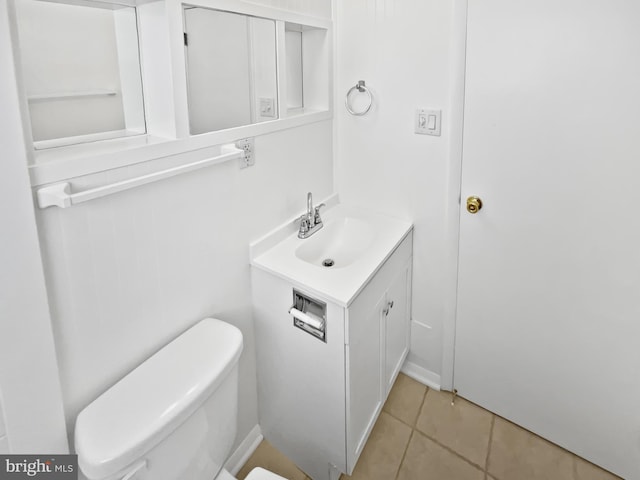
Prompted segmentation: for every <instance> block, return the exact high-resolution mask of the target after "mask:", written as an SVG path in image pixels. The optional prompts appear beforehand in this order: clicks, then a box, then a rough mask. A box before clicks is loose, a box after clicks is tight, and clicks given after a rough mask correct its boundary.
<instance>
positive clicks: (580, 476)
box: [575, 457, 620, 480]
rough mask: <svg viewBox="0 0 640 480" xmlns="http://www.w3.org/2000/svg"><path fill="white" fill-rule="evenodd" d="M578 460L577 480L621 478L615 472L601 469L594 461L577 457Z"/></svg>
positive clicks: (611, 479) (617, 479) (615, 479)
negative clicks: (590, 461)
mask: <svg viewBox="0 0 640 480" xmlns="http://www.w3.org/2000/svg"><path fill="white" fill-rule="evenodd" d="M575 461H576V480H619V479H620V477H618V476H617V475H614V474H613V473H610V472H607V471H606V470H603V469H601V468H600V467H598V466H597V465H594V464H593V463H589V462H587V461H586V460H584V459H582V458H580V457H575Z"/></svg>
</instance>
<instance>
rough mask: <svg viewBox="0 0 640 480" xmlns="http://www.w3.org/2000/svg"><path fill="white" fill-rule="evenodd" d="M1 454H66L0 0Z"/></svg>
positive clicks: (6, 26)
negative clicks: (0, 149) (0, 169)
mask: <svg viewBox="0 0 640 480" xmlns="http://www.w3.org/2000/svg"><path fill="white" fill-rule="evenodd" d="M0 71H1V72H2V75H0V112H2V115H0V145H2V173H1V174H0V225H2V234H1V235H0V265H1V268H0V390H1V392H0V395H1V399H0V404H1V405H0V452H7V451H9V452H11V453H66V452H67V451H68V446H67V438H66V431H65V428H64V422H63V412H62V398H61V393H60V386H59V383H58V367H57V365H56V361H55V352H54V345H53V338H52V333H51V324H50V320H49V311H48V305H47V296H46V291H45V284H44V275H43V272H42V263H41V259H40V252H39V249H38V237H37V233H36V223H35V218H34V211H33V203H32V199H31V192H30V189H29V176H28V173H27V154H26V151H25V148H24V141H23V135H22V127H21V119H20V111H19V106H18V93H17V92H18V90H17V84H16V82H15V72H14V65H13V58H12V54H11V43H10V38H9V22H8V15H7V3H6V0H0Z"/></svg>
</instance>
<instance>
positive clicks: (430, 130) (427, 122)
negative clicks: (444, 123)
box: [415, 108, 442, 137]
mask: <svg viewBox="0 0 640 480" xmlns="http://www.w3.org/2000/svg"><path fill="white" fill-rule="evenodd" d="M441 119H442V110H425V109H421V108H419V109H418V110H416V119H415V120H416V121H415V133H418V134H420V135H433V136H436V137H439V136H440V128H441Z"/></svg>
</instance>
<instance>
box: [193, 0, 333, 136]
mask: <svg viewBox="0 0 640 480" xmlns="http://www.w3.org/2000/svg"><path fill="white" fill-rule="evenodd" d="M183 15H184V43H185V64H186V71H187V91H188V103H189V131H190V133H191V134H192V135H197V134H202V133H207V132H215V131H219V130H224V129H228V128H233V127H239V126H245V125H252V124H257V123H261V122H266V121H271V120H276V119H279V118H280V119H281V118H287V117H290V116H295V115H299V114H302V113H305V111H312V110H313V108H309V109H306V110H305V107H307V106H308V105H306V103H308V104H310V105H313V104H314V103H315V104H316V105H315V106H316V110H323V109H324V110H327V109H328V96H327V95H324V96H323V99H322V101H320V102H318V99H317V98H313V97H314V96H315V97H317V96H318V93H320V95H323V93H325V92H318V91H315V92H314V90H320V88H321V87H320V88H319V87H318V86H317V85H314V82H313V81H310V78H308V77H307V78H305V66H306V67H307V70H308V72H307V75H308V76H310V75H312V73H311V71H315V72H321V71H322V68H318V67H317V65H316V64H317V63H318V62H319V61H320V57H321V54H320V51H321V49H322V48H323V46H324V42H325V41H326V30H323V29H318V28H313V27H309V26H303V25H300V24H295V23H291V22H278V21H275V20H272V19H268V18H260V17H257V16H251V15H246V14H240V13H235V12H228V11H223V10H216V9H212V8H205V7H200V6H194V5H183ZM305 32H310V33H308V34H307V33H305ZM314 32H315V33H316V35H314V34H313V33H314ZM279 60H280V61H281V63H280V65H279V64H278V61H279ZM305 99H306V100H307V102H305ZM318 103H322V105H318Z"/></svg>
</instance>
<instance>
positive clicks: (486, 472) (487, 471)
mask: <svg viewBox="0 0 640 480" xmlns="http://www.w3.org/2000/svg"><path fill="white" fill-rule="evenodd" d="M495 424H496V416H495V414H492V415H491V429H490V430H489V446H488V448H487V458H486V459H485V461H484V473H485V478H488V476H489V455H491V445H493V428H494V426H495Z"/></svg>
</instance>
